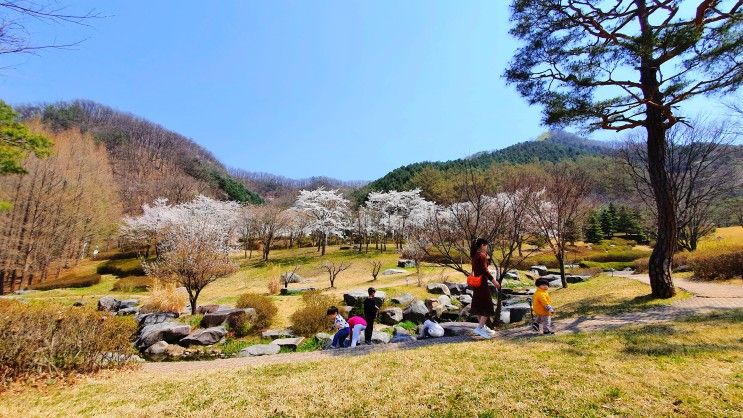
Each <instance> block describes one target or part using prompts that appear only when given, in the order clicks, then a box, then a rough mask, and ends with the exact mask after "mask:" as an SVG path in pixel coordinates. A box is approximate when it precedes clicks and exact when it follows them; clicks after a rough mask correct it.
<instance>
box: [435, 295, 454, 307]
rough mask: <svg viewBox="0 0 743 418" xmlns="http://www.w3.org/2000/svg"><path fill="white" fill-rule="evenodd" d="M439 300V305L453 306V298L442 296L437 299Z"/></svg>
mask: <svg viewBox="0 0 743 418" xmlns="http://www.w3.org/2000/svg"><path fill="white" fill-rule="evenodd" d="M437 300H438V302H439V304H441V305H443V306H446V305H451V298H450V297H449V296H446V295H441V296H439V297H438V298H437Z"/></svg>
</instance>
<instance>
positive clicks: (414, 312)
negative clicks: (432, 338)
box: [402, 300, 428, 323]
mask: <svg viewBox="0 0 743 418" xmlns="http://www.w3.org/2000/svg"><path fill="white" fill-rule="evenodd" d="M427 313H428V308H427V307H426V304H425V302H423V301H422V300H416V301H413V303H411V304H410V306H408V307H407V309H405V310H404V311H403V313H402V317H403V319H404V320H406V321H412V322H415V323H421V322H423V321H424V320H425V318H426V314H427Z"/></svg>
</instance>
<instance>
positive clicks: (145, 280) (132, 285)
mask: <svg viewBox="0 0 743 418" xmlns="http://www.w3.org/2000/svg"><path fill="white" fill-rule="evenodd" d="M154 282H155V281H154V280H153V278H152V277H150V276H129V277H124V278H123V279H119V280H116V283H114V285H113V287H112V288H111V290H112V291H114V292H146V291H147V290H149V289H150V288H151V287H152V286H153V285H154Z"/></svg>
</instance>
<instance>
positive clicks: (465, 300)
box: [459, 295, 472, 305]
mask: <svg viewBox="0 0 743 418" xmlns="http://www.w3.org/2000/svg"><path fill="white" fill-rule="evenodd" d="M459 301H460V302H461V303H462V305H469V304H470V303H472V296H470V295H460V296H459Z"/></svg>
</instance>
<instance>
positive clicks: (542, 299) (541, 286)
mask: <svg viewBox="0 0 743 418" xmlns="http://www.w3.org/2000/svg"><path fill="white" fill-rule="evenodd" d="M534 284H535V285H536V286H537V291H536V292H535V293H534V299H533V300H532V303H531V309H532V311H534V322H532V324H531V328H532V329H533V330H534V331H536V332H539V325H540V324H541V325H542V331H543V332H544V333H545V334H554V333H555V331H554V330H553V328H552V314H554V313H555V308H553V307H552V299H551V298H550V294H549V292H547V290H548V289H549V281H547V280H546V279H537V281H536V282H535V283H534Z"/></svg>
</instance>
